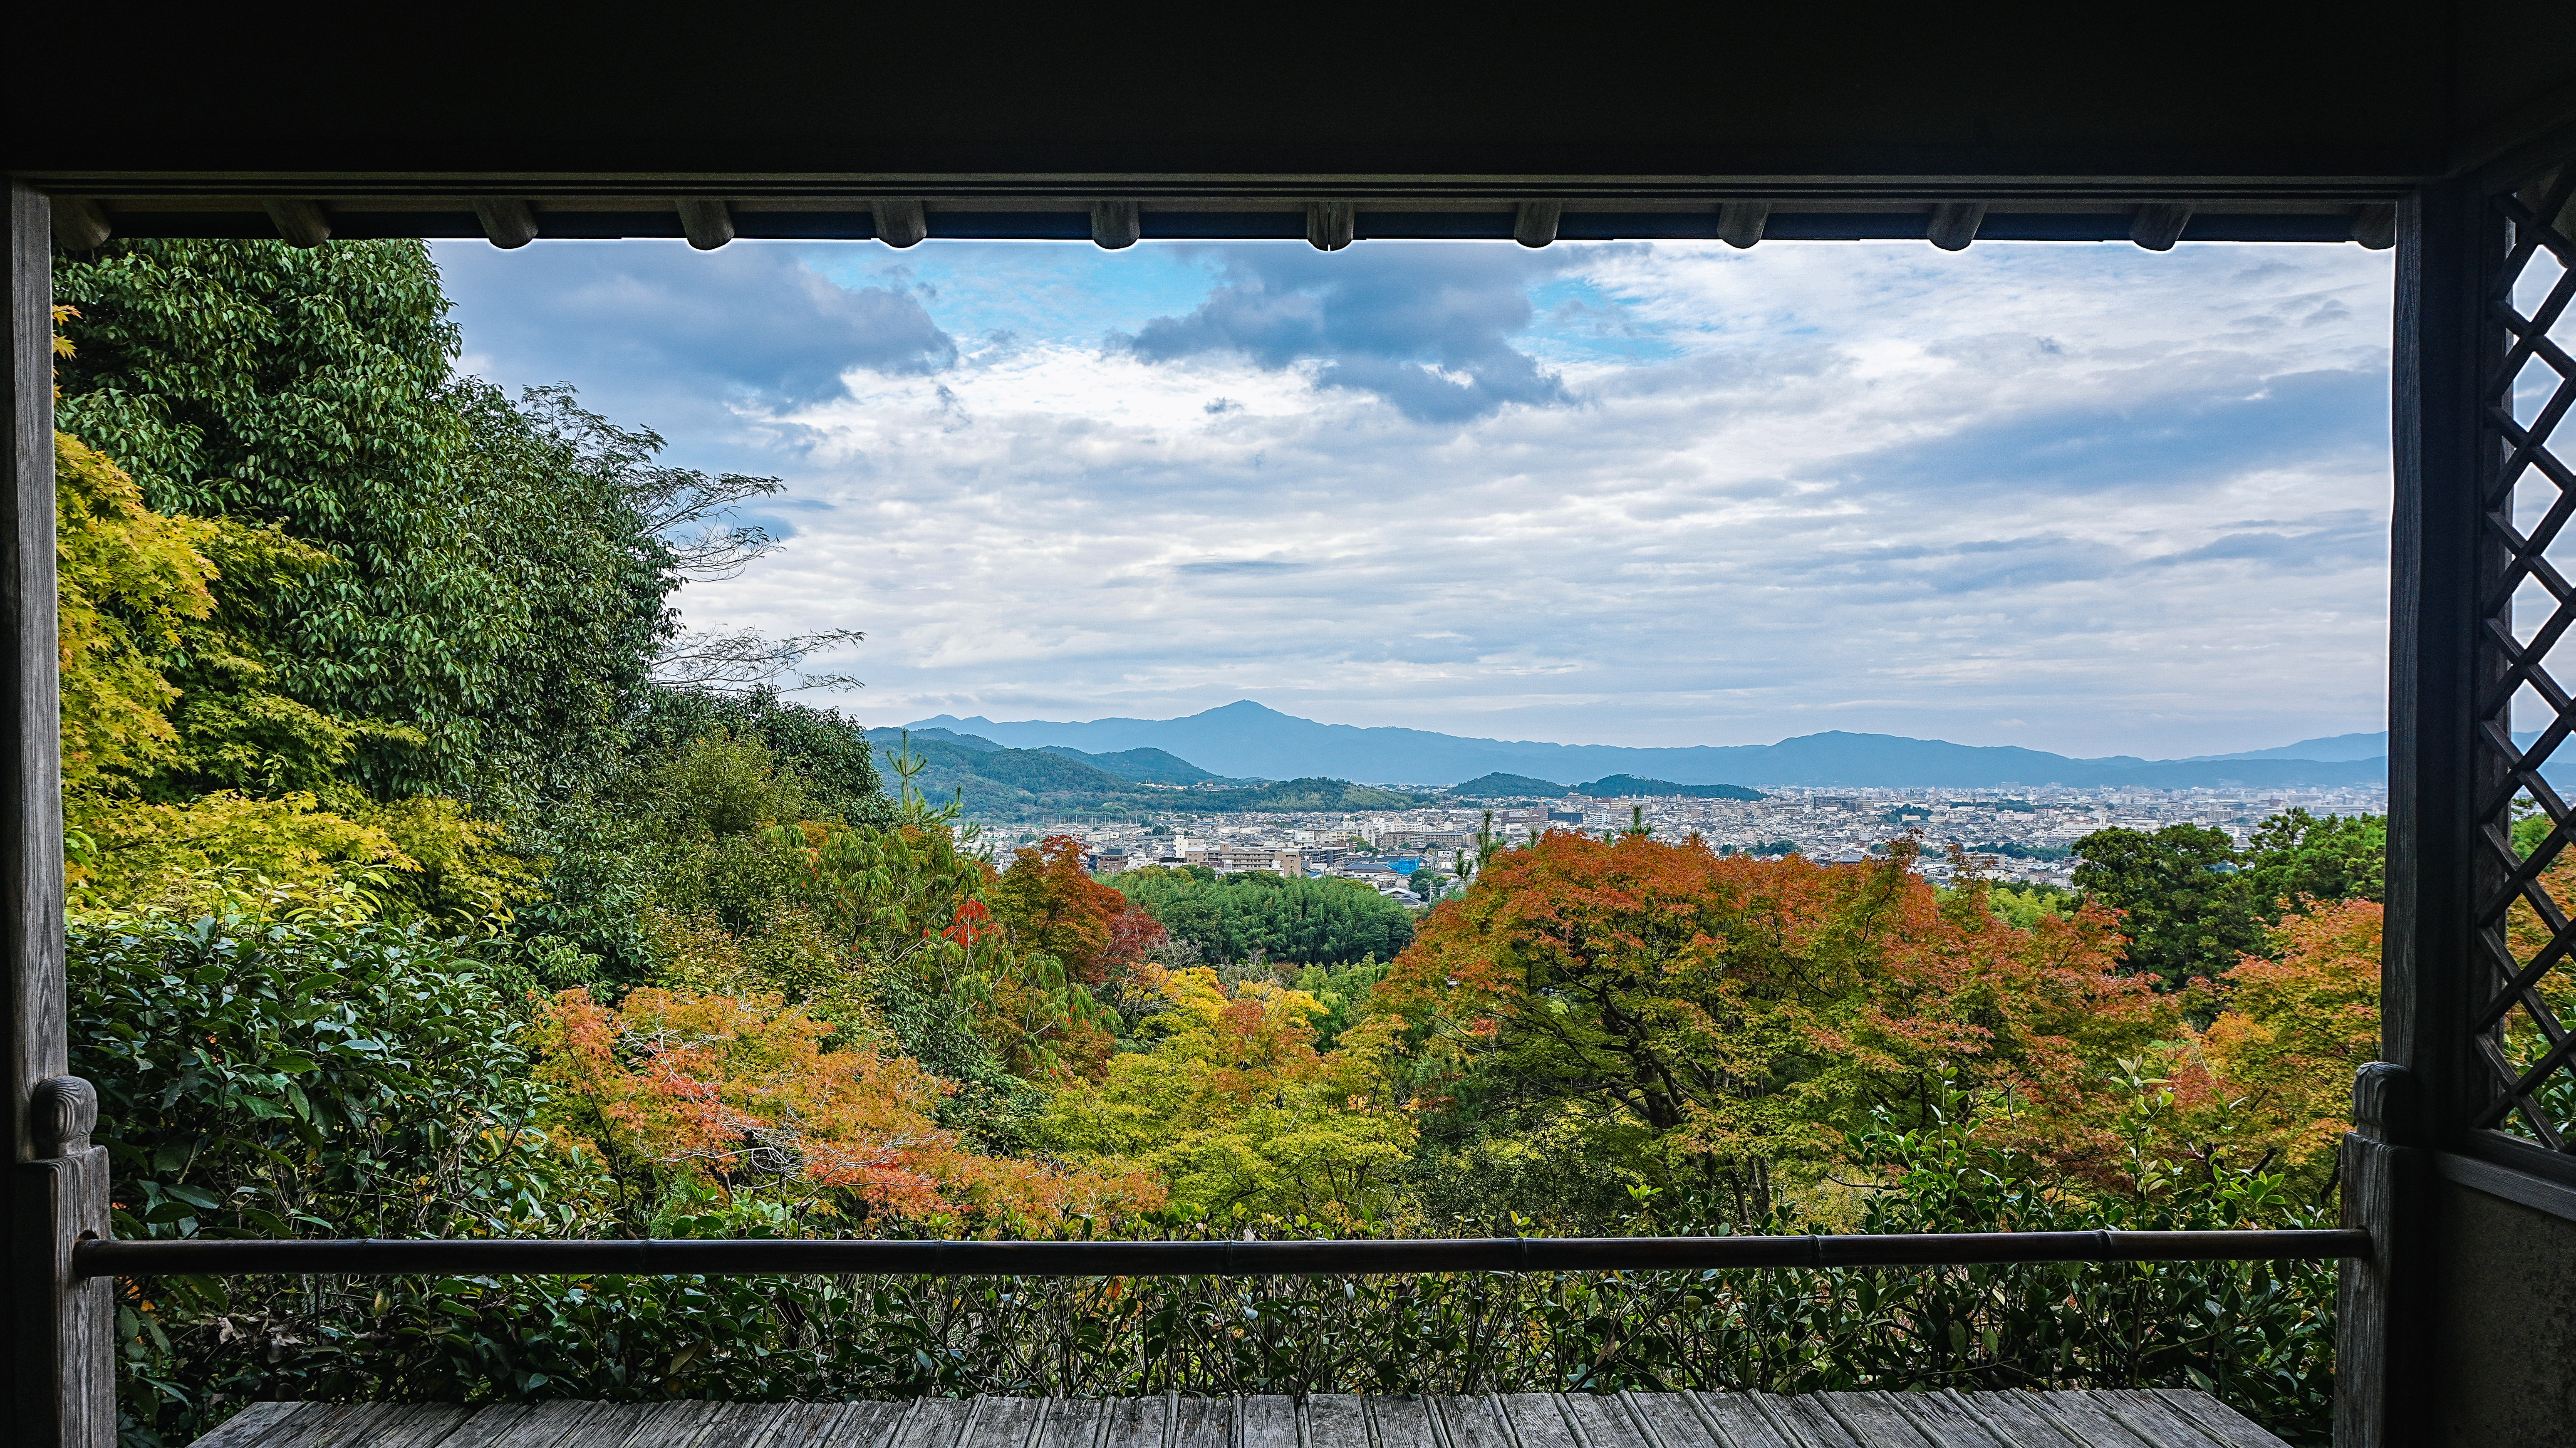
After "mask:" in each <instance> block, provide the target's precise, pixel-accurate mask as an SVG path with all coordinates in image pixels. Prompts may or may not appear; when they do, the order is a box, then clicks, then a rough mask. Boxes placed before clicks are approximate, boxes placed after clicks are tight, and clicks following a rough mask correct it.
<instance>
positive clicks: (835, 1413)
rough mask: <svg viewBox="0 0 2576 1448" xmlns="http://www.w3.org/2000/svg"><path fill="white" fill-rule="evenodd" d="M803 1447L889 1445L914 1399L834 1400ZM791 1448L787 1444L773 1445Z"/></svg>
mask: <svg viewBox="0 0 2576 1448" xmlns="http://www.w3.org/2000/svg"><path fill="white" fill-rule="evenodd" d="M830 1406H831V1411H830V1412H829V1413H826V1414H825V1415H824V1416H823V1417H822V1419H821V1420H820V1421H818V1422H817V1423H816V1424H815V1425H814V1433H813V1436H812V1437H810V1438H808V1439H806V1440H805V1441H804V1443H803V1444H802V1445H799V1448H889V1445H891V1444H892V1443H893V1442H894V1435H895V1430H896V1429H897V1428H898V1427H900V1426H902V1423H903V1418H904V1413H905V1411H906V1410H907V1409H909V1408H910V1407H911V1406H912V1405H911V1404H910V1403H834V1404H831V1405H830ZM773 1448H787V1445H784V1444H778V1445H773Z"/></svg>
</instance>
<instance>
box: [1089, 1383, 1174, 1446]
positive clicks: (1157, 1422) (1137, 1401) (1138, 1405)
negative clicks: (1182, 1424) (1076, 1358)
mask: <svg viewBox="0 0 2576 1448" xmlns="http://www.w3.org/2000/svg"><path fill="white" fill-rule="evenodd" d="M1174 1409H1175V1404H1174V1403H1173V1401H1172V1398H1171V1395H1169V1394H1165V1395H1164V1396H1162V1397H1159V1398H1112V1399H1110V1400H1109V1401H1108V1402H1106V1403H1104V1404H1102V1406H1101V1425H1100V1448H1166V1443H1167V1439H1168V1436H1169V1435H1170V1433H1171V1425H1172V1415H1173V1412H1174Z"/></svg>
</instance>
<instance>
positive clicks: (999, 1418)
mask: <svg viewBox="0 0 2576 1448" xmlns="http://www.w3.org/2000/svg"><path fill="white" fill-rule="evenodd" d="M1046 1409H1047V1400H1046V1399H1044V1398H977V1399H976V1400H975V1421H974V1423H973V1425H972V1426H971V1427H969V1428H968V1429H967V1430H966V1436H965V1437H963V1438H961V1439H960V1440H958V1441H959V1445H960V1448H1029V1445H1030V1442H1031V1440H1033V1439H1034V1438H1036V1436H1037V1432H1038V1428H1039V1425H1040V1423H1041V1421H1042V1420H1043V1419H1044V1417H1045V1414H1046Z"/></svg>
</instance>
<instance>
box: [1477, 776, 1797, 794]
mask: <svg viewBox="0 0 2576 1448" xmlns="http://www.w3.org/2000/svg"><path fill="white" fill-rule="evenodd" d="M1442 792H1443V793H1446V794H1454V795H1458V796H1460V797H1462V798H1465V799H1515V798H1525V799H1536V798H1539V797H1541V796H1544V795H1556V794H1580V795H1589V796H1590V797H1592V798H1594V799H1653V798H1656V797H1659V796H1674V795H1678V796H1680V797H1682V798H1684V799H1769V798H1770V796H1769V795H1767V794H1764V793H1763V792H1762V791H1760V790H1758V789H1746V788H1745V787H1744V786H1743V785H1740V784H1675V783H1673V782H1672V781H1671V780H1669V779H1639V778H1637V777H1636V776H1635V775H1633V774H1613V775H1609V776H1607V777H1605V778H1601V779H1596V780H1593V781H1592V782H1590V783H1588V784H1555V783H1551V782H1549V781H1547V780H1544V779H1532V778H1530V777H1529V776H1528V775H1526V774H1487V775H1482V776H1480V777H1478V778H1475V779H1471V780H1468V781H1467V782H1466V783H1464V784H1453V785H1451V786H1449V787H1448V789H1446V790H1444V791H1442Z"/></svg>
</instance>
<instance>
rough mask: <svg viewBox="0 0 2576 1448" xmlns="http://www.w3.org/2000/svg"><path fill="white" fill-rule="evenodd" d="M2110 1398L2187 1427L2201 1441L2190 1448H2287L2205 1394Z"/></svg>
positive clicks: (2166, 1391) (2163, 1392)
mask: <svg viewBox="0 0 2576 1448" xmlns="http://www.w3.org/2000/svg"><path fill="white" fill-rule="evenodd" d="M2114 1396H2117V1397H2119V1398H2121V1399H2122V1400H2124V1401H2128V1402H2134V1403H2136V1404H2138V1405H2139V1411H2141V1412H2149V1413H2152V1412H2157V1411H2161V1412H2163V1413H2164V1414H2165V1415H2166V1416H2167V1417H2168V1418H2170V1419H2172V1420H2173V1421H2175V1422H2179V1423H2187V1424H2189V1425H2191V1427H2192V1429H2193V1430H2194V1431H2196V1432H2197V1433H2199V1435H2200V1440H2201V1441H2196V1442H2195V1445H2194V1448H2203V1444H2204V1443H2205V1444H2207V1445H2216V1448H2287V1445H2285V1444H2284V1443H2282V1441H2281V1440H2280V1439H2278V1438H2276V1437H2274V1436H2272V1435H2271V1434H2270V1433H2267V1432H2265V1431H2264V1430H2263V1428H2262V1427H2261V1425H2259V1424H2257V1423H2256V1422H2255V1421H2254V1420H2253V1419H2251V1418H2248V1417H2246V1416H2245V1415H2244V1414H2242V1413H2240V1412H2237V1411H2236V1410H2235V1409H2234V1408H2231V1407H2229V1406H2227V1405H2226V1404H2225V1403H2222V1402H2220V1401H2218V1400H2217V1399H2216V1398H2213V1397H2211V1396H2210V1395H2209V1394H2207V1393H2202V1392H2193V1391H2190V1390H2188V1389H2182V1388H2157V1389H2153V1390H2147V1391H2137V1392H2127V1393H2119V1394H2115V1395H2114Z"/></svg>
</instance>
